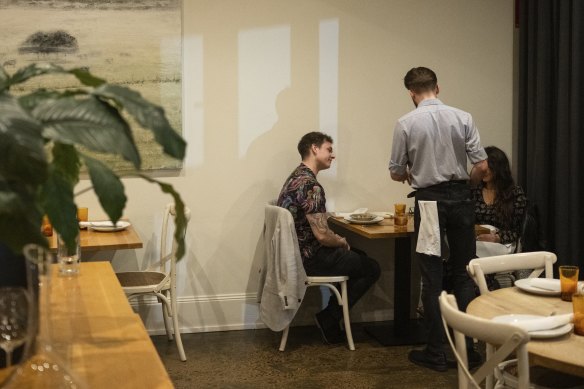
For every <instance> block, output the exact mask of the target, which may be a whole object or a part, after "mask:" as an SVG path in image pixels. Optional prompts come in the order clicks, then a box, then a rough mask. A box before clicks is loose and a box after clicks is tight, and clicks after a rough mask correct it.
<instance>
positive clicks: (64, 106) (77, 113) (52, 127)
mask: <svg viewBox="0 0 584 389" xmlns="http://www.w3.org/2000/svg"><path fill="white" fill-rule="evenodd" d="M32 114H33V116H34V117H35V118H36V119H37V120H39V121H40V122H41V123H42V124H43V126H44V131H43V135H44V136H45V137H47V138H50V139H52V140H54V141H58V142H62V143H68V144H80V145H83V146H85V147H87V148H88V149H90V150H93V151H98V152H105V153H114V154H118V155H121V156H122V157H123V158H124V159H126V160H127V161H130V162H132V163H133V164H134V166H135V167H136V168H140V154H139V153H138V149H137V148H136V144H135V142H134V138H133V136H132V131H131V130H130V127H129V126H128V124H127V123H126V121H125V120H124V119H123V118H122V117H121V116H120V114H119V112H118V111H117V110H116V109H115V108H113V107H111V106H110V105H108V104H106V103H104V102H103V101H101V100H99V99H97V98H95V97H93V96H88V97H87V98H80V97H79V96H77V97H63V98H59V99H46V100H42V101H40V102H39V103H38V105H37V106H36V107H35V108H34V110H33V111H32Z"/></svg>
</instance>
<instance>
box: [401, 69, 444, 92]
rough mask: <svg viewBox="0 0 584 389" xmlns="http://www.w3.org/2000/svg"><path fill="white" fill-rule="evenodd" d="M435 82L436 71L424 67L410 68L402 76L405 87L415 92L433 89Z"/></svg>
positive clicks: (436, 82)
mask: <svg viewBox="0 0 584 389" xmlns="http://www.w3.org/2000/svg"><path fill="white" fill-rule="evenodd" d="M437 84H438V79H437V78H436V73H434V72H433V71H432V69H428V68H425V67H419V68H412V69H410V71H409V72H407V73H406V76H405V77H404V85H405V87H406V89H407V90H411V91H413V92H415V93H420V92H426V91H433V90H434V89H435V88H436V85H437Z"/></svg>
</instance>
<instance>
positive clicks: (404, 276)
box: [329, 217, 426, 346]
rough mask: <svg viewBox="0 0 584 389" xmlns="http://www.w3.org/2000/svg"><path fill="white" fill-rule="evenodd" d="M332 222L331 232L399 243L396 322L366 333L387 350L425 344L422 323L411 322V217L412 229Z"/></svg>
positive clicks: (335, 219)
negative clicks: (345, 232) (389, 347)
mask: <svg viewBox="0 0 584 389" xmlns="http://www.w3.org/2000/svg"><path fill="white" fill-rule="evenodd" d="M329 222H330V223H331V224H332V226H331V228H333V229H335V230H336V231H337V232H338V233H339V234H340V235H343V232H344V231H351V232H353V233H356V234H358V235H360V236H362V237H365V238H367V239H394V240H395V269H394V281H393V290H394V310H393V312H394V313H393V316H394V320H393V322H389V323H388V324H386V325H375V326H368V327H366V330H367V332H368V333H369V334H370V335H372V336H373V337H374V338H376V339H377V340H378V341H379V342H380V343H381V344H383V345H384V346H397V345H406V344H421V343H424V342H425V341H426V339H425V330H424V328H423V326H422V323H421V322H420V321H419V320H413V319H410V298H411V281H410V278H411V273H412V268H411V266H412V260H411V259H412V250H411V244H412V239H411V238H412V236H413V234H414V218H413V217H408V225H407V226H404V227H400V226H397V227H396V226H394V225H393V219H383V220H382V221H381V222H380V223H378V224H352V223H349V222H347V221H346V220H344V219H343V218H339V217H331V218H329ZM335 227H336V228H335ZM398 275H399V277H398Z"/></svg>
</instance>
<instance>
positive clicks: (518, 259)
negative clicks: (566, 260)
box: [466, 251, 557, 294]
mask: <svg viewBox="0 0 584 389" xmlns="http://www.w3.org/2000/svg"><path fill="white" fill-rule="evenodd" d="M556 261H557V257H556V255H555V254H554V253H550V252H547V251H536V252H530V253H517V254H506V255H497V256H494V257H483V258H475V259H472V260H471V261H470V262H469V263H468V266H467V268H466V269H467V271H468V274H469V275H470V277H471V278H472V279H473V280H474V282H475V283H476V284H477V286H478V287H479V291H480V293H481V294H485V293H489V288H488V287H487V281H486V279H485V276H486V275H487V274H492V273H501V272H511V271H515V270H522V269H533V271H532V272H531V274H530V275H529V277H528V278H534V277H539V276H540V274H541V273H543V272H544V271H545V277H546V278H553V264H554V263H556Z"/></svg>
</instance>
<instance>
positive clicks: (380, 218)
mask: <svg viewBox="0 0 584 389" xmlns="http://www.w3.org/2000/svg"><path fill="white" fill-rule="evenodd" d="M344 219H345V220H346V221H348V222H349V223H355V224H375V223H379V222H380V221H382V220H383V216H377V217H375V219H373V220H353V219H352V218H351V216H345V217H344Z"/></svg>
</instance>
